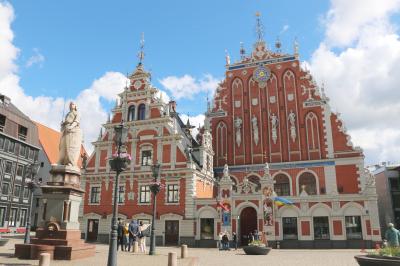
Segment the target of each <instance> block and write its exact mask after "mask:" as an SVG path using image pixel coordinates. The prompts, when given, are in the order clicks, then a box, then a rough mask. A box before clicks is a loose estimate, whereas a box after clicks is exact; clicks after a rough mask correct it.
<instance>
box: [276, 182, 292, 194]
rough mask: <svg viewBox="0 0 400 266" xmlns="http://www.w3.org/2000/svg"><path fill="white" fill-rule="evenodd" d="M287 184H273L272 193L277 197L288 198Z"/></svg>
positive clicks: (288, 188) (288, 189)
mask: <svg viewBox="0 0 400 266" xmlns="http://www.w3.org/2000/svg"><path fill="white" fill-rule="evenodd" d="M289 186H290V185H289V182H288V183H275V184H274V191H275V193H276V194H277V195H278V196H290V187H289Z"/></svg>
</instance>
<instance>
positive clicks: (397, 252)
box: [368, 247, 400, 257]
mask: <svg viewBox="0 0 400 266" xmlns="http://www.w3.org/2000/svg"><path fill="white" fill-rule="evenodd" d="M368 255H375V256H377V255H378V256H390V257H400V247H385V248H381V249H379V250H376V251H373V252H369V253H368Z"/></svg>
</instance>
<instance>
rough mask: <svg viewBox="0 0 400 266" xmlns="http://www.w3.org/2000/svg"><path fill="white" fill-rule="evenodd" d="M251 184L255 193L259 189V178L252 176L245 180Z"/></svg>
mask: <svg viewBox="0 0 400 266" xmlns="http://www.w3.org/2000/svg"><path fill="white" fill-rule="evenodd" d="M247 179H248V180H249V181H250V182H251V183H253V184H255V185H256V192H257V191H259V190H260V189H261V183H260V178H258V176H255V175H252V176H249V177H248V178H247Z"/></svg>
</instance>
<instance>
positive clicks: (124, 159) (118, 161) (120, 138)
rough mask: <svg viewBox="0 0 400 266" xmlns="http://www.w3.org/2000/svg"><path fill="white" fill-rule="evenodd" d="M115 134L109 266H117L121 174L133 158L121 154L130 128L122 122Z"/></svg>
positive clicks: (116, 128)
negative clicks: (114, 173) (115, 148)
mask: <svg viewBox="0 0 400 266" xmlns="http://www.w3.org/2000/svg"><path fill="white" fill-rule="evenodd" d="M114 132H115V138H114V141H115V145H116V147H117V153H116V154H113V156H112V158H111V159H110V160H109V163H110V167H111V170H113V171H115V172H116V176H115V182H114V203H113V216H112V219H111V234H110V235H111V237H110V246H109V249H108V261H107V266H117V215H118V198H119V197H118V196H119V195H118V194H119V193H118V192H119V189H118V188H119V174H120V173H121V172H122V171H124V170H125V169H126V168H127V167H128V165H129V163H130V161H131V158H130V156H129V155H128V154H126V153H121V147H122V146H123V145H124V143H125V141H126V137H127V134H128V128H127V127H125V126H124V125H123V122H121V124H120V125H118V126H115V127H114Z"/></svg>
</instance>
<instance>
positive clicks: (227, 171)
mask: <svg viewBox="0 0 400 266" xmlns="http://www.w3.org/2000/svg"><path fill="white" fill-rule="evenodd" d="M223 177H224V178H228V179H229V168H228V165H227V164H225V165H224V176H223Z"/></svg>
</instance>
